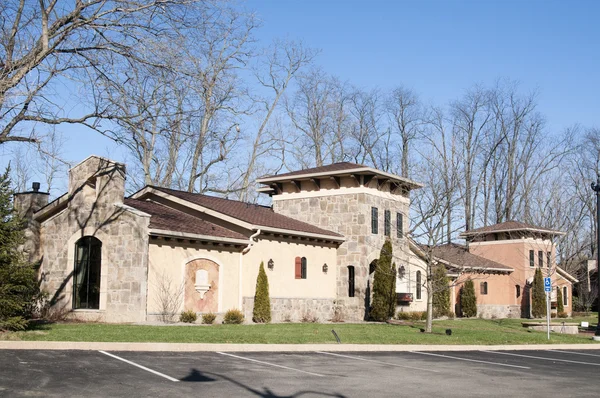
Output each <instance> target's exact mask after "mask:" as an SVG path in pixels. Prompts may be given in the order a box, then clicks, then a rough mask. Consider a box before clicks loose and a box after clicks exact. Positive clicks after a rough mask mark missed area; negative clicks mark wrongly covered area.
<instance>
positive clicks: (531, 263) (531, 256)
mask: <svg viewBox="0 0 600 398" xmlns="http://www.w3.org/2000/svg"><path fill="white" fill-rule="evenodd" d="M529 266H530V267H535V252H534V251H533V250H529Z"/></svg>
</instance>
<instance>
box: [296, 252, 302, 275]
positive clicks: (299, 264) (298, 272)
mask: <svg viewBox="0 0 600 398" xmlns="http://www.w3.org/2000/svg"><path fill="white" fill-rule="evenodd" d="M295 269H296V279H302V259H301V258H300V257H296V264H295Z"/></svg>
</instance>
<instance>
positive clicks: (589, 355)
mask: <svg viewBox="0 0 600 398" xmlns="http://www.w3.org/2000/svg"><path fill="white" fill-rule="evenodd" d="M546 351H550V352H563V353H565V354H575V355H585V356H588V357H600V355H596V354H588V353H587V352H585V353H584V352H574V351H562V350H546Z"/></svg>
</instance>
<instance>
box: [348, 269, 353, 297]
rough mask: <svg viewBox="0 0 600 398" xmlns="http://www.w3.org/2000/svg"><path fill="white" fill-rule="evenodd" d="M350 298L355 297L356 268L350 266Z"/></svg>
mask: <svg viewBox="0 0 600 398" xmlns="http://www.w3.org/2000/svg"><path fill="white" fill-rule="evenodd" d="M348 297H354V266H353V265H349V266H348Z"/></svg>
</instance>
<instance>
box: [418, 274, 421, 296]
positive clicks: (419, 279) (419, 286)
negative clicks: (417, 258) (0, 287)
mask: <svg viewBox="0 0 600 398" xmlns="http://www.w3.org/2000/svg"><path fill="white" fill-rule="evenodd" d="M417 300H421V271H417Z"/></svg>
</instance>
